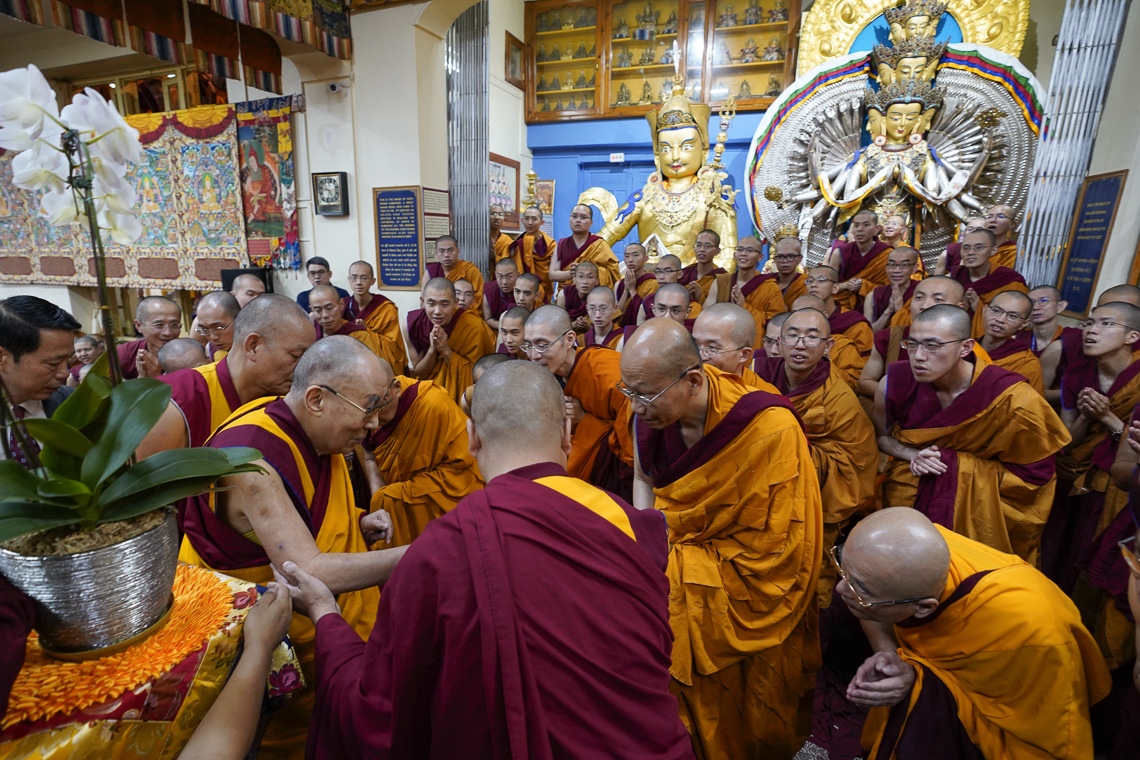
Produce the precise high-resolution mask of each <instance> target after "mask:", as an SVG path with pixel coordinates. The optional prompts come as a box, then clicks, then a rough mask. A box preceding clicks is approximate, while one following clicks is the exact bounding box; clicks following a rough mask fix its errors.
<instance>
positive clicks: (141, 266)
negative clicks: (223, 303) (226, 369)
mask: <svg viewBox="0 0 1140 760" xmlns="http://www.w3.org/2000/svg"><path fill="white" fill-rule="evenodd" d="M126 120H127V122H128V123H129V124H130V125H131V126H133V127H134V128H135V129H137V130H138V131H139V141H140V142H141V143H142V159H141V161H140V162H139V163H137V164H135V165H133V166H132V167H131V168H130V171H129V172H128V173H127V177H126V179H127V181H128V182H130V183H131V184H132V185H133V186H134V187H135V190H136V192H137V194H138V202H137V204H136V207H135V208H136V213H137V214H138V217H139V221H140V222H141V223H142V228H143V234H142V237H140V238H139V239H138V240H136V241H135V242H134V243H133V244H132V245H129V246H122V245H118V244H116V243H114V242H113V241H111V240H110V239H107V240H105V241H104V246H105V248H106V253H107V279H108V284H110V285H111V286H112V287H146V288H166V289H176V290H190V289H193V290H206V289H209V290H212V289H214V288H216V287H217V286H218V282H219V281H220V280H221V270H222V269H227V268H233V267H238V266H247V265H248V261H249V259H248V254H247V252H246V240H245V229H244V225H243V223H242V211H241V192H240V187H239V184H238V176H237V166H238V159H237V120H236V118H235V112H234V108H233V106H228V105H220V106H202V107H199V108H191V109H187V110H184V111H173V112H168V113H156V114H138V115H133V116H128V117H126ZM90 256H91V243H90V237H89V235H88V233H87V230H86V229H85V228H83V227H82V226H79V225H72V226H67V227H51V226H49V225H48V224H47V223H46V222H45V221H44V220H43V219H41V218H40V216H39V198H38V194H36V193H30V192H26V191H23V190H19V189H16V188H14V187H13V186H12V167H11V154H5V155H3V156H0V275H3V276H4V279H5V281H6V282H13V283H18V282H26V283H41V284H52V285H86V286H92V285H94V284H95V269H94V265H93V263H92V262H91V259H90Z"/></svg>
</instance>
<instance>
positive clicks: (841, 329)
mask: <svg viewBox="0 0 1140 760" xmlns="http://www.w3.org/2000/svg"><path fill="white" fill-rule="evenodd" d="M827 322H828V324H829V325H831V334H832V335H835V334H837V333H839V334H842V333H845V332H847V331H848V330H850V329H851V328H852V327H854V326H855V325H857V324H859V323H860V322H867V318H866V317H864V316H863V314H862V313H861V312H858V311H855V310H853V309H848V310H847V311H841V310H839V309H836V310H835V312H834V313H833V314H832V315H831V316H830V317H828V318H827ZM870 324H871V323H870V322H867V325H868V326H870Z"/></svg>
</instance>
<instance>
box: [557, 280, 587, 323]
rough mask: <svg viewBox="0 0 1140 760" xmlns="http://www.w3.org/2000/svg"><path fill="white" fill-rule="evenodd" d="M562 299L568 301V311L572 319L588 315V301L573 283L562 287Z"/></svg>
mask: <svg viewBox="0 0 1140 760" xmlns="http://www.w3.org/2000/svg"><path fill="white" fill-rule="evenodd" d="M562 300H563V301H564V302H565V303H566V313H567V314H569V315H570V319H577V318H578V317H584V316H586V301H585V299H584V298H582V296H581V295H579V294H578V289H577V288H575V287H574V286H573V285H571V286H570V287H568V288H563V289H562Z"/></svg>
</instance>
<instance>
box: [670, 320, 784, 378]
mask: <svg viewBox="0 0 1140 760" xmlns="http://www.w3.org/2000/svg"><path fill="white" fill-rule="evenodd" d="M775 319H776V318H775V317H773V318H772V319H771V320H769V323H771V322H773V321H775ZM780 323H781V324H783V320H781V321H780ZM692 332H693V340H694V341H696V343H697V352H698V353H700V355H701V360H702V361H703V362H704V363H705V364H706V365H708V366H711V367H716V368H717V369H719V370H720V371H721V372H727V373H729V374H730V375H736V376H737V377H739V378H740V379H741V380H743V381H744V384H745V385H748V386H751V387H753V388H759V389H760V390H762V391H767V392H768V393H777V392H778V391H777V390H776V386H774V385H772V384H771V383H769V382H767V381H766V380H761V379H760V376H759V375H757V374H756V373H755V372H753V371H752V358H753V356H754V355H755V350H754V349H753V348H752V346H753V345H754V344H755V343H756V320H754V319H752V315H751V314H749V313H748V310H747V309H745V308H743V307H741V306H737V305H736V304H734V303H714V304H713V305H712V306H710V307H709V308H707V309H705V310H704V311H702V312H701V315H700V316H699V317H697V319H696V321H695V322H693V330H692ZM776 332H777V334H779V328H778V327H777V328H776Z"/></svg>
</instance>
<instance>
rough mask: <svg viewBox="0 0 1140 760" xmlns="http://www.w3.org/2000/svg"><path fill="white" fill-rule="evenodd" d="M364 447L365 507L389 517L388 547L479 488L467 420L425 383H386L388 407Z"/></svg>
mask: <svg viewBox="0 0 1140 760" xmlns="http://www.w3.org/2000/svg"><path fill="white" fill-rule="evenodd" d="M364 448H365V449H366V450H368V451H371V452H372V454H373V457H374V459H373V460H371V461H368V460H365V462H364V471H365V474H366V475H367V476H368V478H369V482H370V483H371V484H372V486H373V487H372V507H371V508H372V511H373V512H375V511H377V510H384V511H385V512H387V513H388V514H389V515H390V516H391V520H392V540H391V542H390V543H391V544H392V545H394V546H404V545H406V544H410V543H411V542H412V541H414V540H415V539H416V538H418V537H419V535H420V533H422V532H423V530H424V528H425V527H427V524H428V522H429V521H431V520H434V519H435V518H437V517H441V516H442V515H443V514H444V513H446V512H450V511H451V510H452V509H453V508H454V507H455V505H456V504H458V503H459V500H460V499H462V498H463V497H464V496H466V495H467V494H469V493H471V492H472V491H476V490H478V489H480V488H482V487H483V478H482V477H481V476H480V474H479V467H478V466H477V465H476V464H475V457H473V456H472V455H471V452H470V451H468V449H467V417H466V415H464V414H463V412H462V411H461V410H460V409H459V407H458V406H456V404H455V402H454V401H452V399H451V395H450V394H449V393H448V392H447V391H445V390H444V389H443V388H440V387H439V386H438V385H436V384H435V383H433V382H431V381H430V380H415V379H413V378H409V377H397V378H395V379H394V380H393V381H392V385H391V387H390V394H389V401H388V406H387V407H385V408H384V411H382V412H380V417H379V427H377V428H376V429H375V430H373V431H372V433H371V434H370V435H369V436H368V438H367V439H366V440H365V441H364ZM373 466H375V467H376V469H373Z"/></svg>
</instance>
